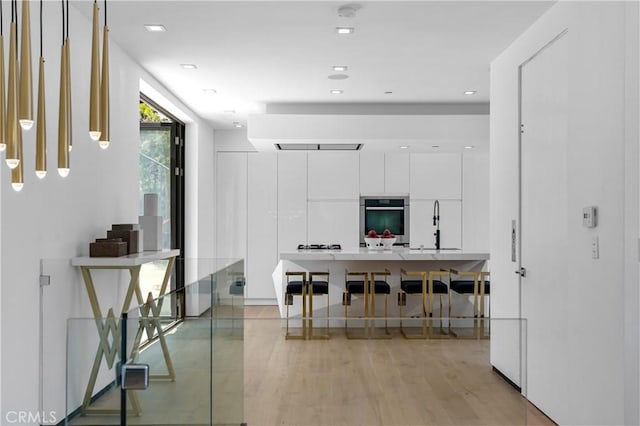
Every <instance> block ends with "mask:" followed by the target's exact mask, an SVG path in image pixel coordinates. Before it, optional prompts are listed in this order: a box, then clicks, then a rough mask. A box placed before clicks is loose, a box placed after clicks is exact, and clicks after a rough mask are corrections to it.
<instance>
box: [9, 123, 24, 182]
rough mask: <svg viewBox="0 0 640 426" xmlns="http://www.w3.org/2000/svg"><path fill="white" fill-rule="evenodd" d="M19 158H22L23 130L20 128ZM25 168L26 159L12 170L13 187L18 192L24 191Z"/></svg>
mask: <svg viewBox="0 0 640 426" xmlns="http://www.w3.org/2000/svg"><path fill="white" fill-rule="evenodd" d="M16 127H17V126H16ZM18 158H19V159H22V132H21V131H20V129H18ZM23 168H24V161H20V162H19V163H18V165H17V166H16V167H15V168H14V169H13V170H11V187H12V188H13V190H14V191H16V192H19V191H22V188H23V187H24V174H23Z"/></svg>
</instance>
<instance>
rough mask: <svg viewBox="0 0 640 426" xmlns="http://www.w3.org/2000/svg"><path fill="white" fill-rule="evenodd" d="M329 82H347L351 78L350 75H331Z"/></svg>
mask: <svg viewBox="0 0 640 426" xmlns="http://www.w3.org/2000/svg"><path fill="white" fill-rule="evenodd" d="M327 78H328V79H329V80H346V79H347V78H349V76H348V75H346V74H331V75H330V76H329V77H327Z"/></svg>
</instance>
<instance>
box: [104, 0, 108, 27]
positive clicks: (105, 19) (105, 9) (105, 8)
mask: <svg viewBox="0 0 640 426" xmlns="http://www.w3.org/2000/svg"><path fill="white" fill-rule="evenodd" d="M104 26H105V27H108V25H107V0H104Z"/></svg>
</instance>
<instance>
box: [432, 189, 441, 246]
mask: <svg viewBox="0 0 640 426" xmlns="http://www.w3.org/2000/svg"><path fill="white" fill-rule="evenodd" d="M433 226H435V227H436V232H435V233H434V234H433V235H435V237H436V250H440V202H439V201H438V200H436V201H435V202H434V203H433Z"/></svg>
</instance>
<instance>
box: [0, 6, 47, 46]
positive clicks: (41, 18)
mask: <svg viewBox="0 0 640 426" xmlns="http://www.w3.org/2000/svg"><path fill="white" fill-rule="evenodd" d="M0 19H1V18H0ZM40 57H41V58H42V0H40Z"/></svg>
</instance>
